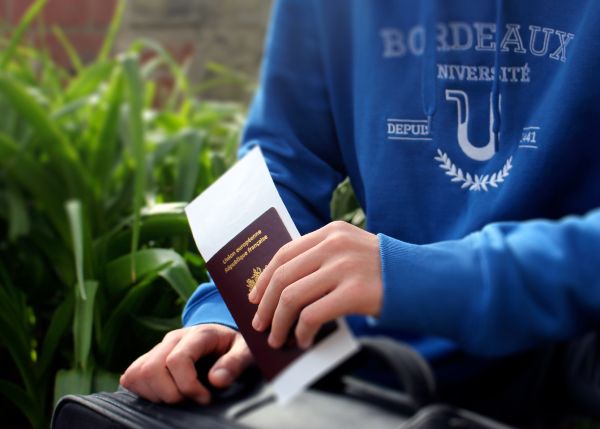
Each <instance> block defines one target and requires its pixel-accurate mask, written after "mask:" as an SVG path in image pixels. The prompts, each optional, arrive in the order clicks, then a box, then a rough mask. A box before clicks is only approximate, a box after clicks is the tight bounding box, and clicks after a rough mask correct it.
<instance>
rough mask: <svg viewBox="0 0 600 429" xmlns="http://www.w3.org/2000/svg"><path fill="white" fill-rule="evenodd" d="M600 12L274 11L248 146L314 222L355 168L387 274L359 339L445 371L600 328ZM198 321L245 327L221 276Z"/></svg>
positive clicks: (300, 7)
mask: <svg viewBox="0 0 600 429" xmlns="http://www.w3.org/2000/svg"><path fill="white" fill-rule="evenodd" d="M598 23H600V3H598V2H595V1H591V0H590V1H587V0H572V1H570V2H565V1H563V0H551V1H549V0H528V1H516V0H512V1H509V0H496V1H472V0H452V1H447V0H444V1H442V0H439V1H435V0H428V1H416V0H415V1H409V0H402V1H400V0H377V1H374V0H327V1H325V0H323V1H319V0H280V1H277V2H276V3H275V5H274V9H273V13H272V22H271V26H270V31H269V35H268V38H267V43H266V53H265V57H264V63H263V68H262V74H261V81H260V87H259V89H258V91H257V93H256V95H255V99H254V102H253V104H252V108H251V111H250V115H249V118H248V122H247V125H246V128H245V132H244V135H243V139H242V143H241V146H240V152H239V154H240V156H243V155H244V154H245V153H246V152H247V151H248V150H249V149H250V148H251V147H253V146H255V145H259V146H260V147H261V148H262V151H263V153H264V155H265V157H266V159H267V164H268V167H269V170H270V172H271V174H272V177H273V179H274V181H275V184H276V186H277V188H278V190H279V192H280V194H281V196H282V198H283V200H284V202H285V204H286V206H287V208H288V209H289V211H290V213H291V215H292V217H293V219H294V221H295V223H296V225H297V226H298V229H299V230H300V232H301V233H308V232H310V231H313V230H315V229H318V228H320V227H322V226H323V225H325V224H326V223H328V222H330V220H331V219H330V212H329V202H330V198H331V195H332V192H333V190H334V189H335V187H336V185H337V184H338V183H339V182H340V181H341V180H342V179H343V178H344V177H346V176H348V177H349V178H350V180H351V183H352V185H353V187H354V189H355V191H356V194H357V197H358V200H359V201H360V204H361V206H362V207H363V209H364V210H365V212H366V215H367V229H368V230H369V231H371V232H373V233H376V234H378V236H379V239H380V254H381V264H382V278H383V285H384V298H383V308H382V311H381V314H380V316H379V317H378V318H377V319H370V318H365V317H360V316H349V317H348V320H349V322H350V324H351V326H352V328H353V330H354V331H355V332H356V334H357V335H375V334H386V335H392V336H394V337H397V338H400V339H403V340H405V341H408V342H410V343H411V344H413V345H414V346H415V348H416V349H417V350H419V351H420V352H421V353H422V354H423V355H424V356H425V357H426V358H427V359H429V360H430V361H431V362H432V363H434V365H435V362H436V361H438V359H441V358H443V357H447V356H449V355H450V354H454V353H460V355H463V356H464V355H467V356H473V357H478V358H488V359H489V358H498V357H502V356H506V355H509V354H512V353H516V352H519V351H523V350H526V349H529V348H532V347H536V346H540V345H542V344H544V343H549V342H556V341H559V340H564V339H568V338H571V337H573V336H575V335H577V334H580V333H583V332H585V331H588V330H591V329H594V328H597V327H598V326H600V210H597V208H598V207H600V131H598V130H599V129H600V128H599V127H598V125H599V124H598V123H596V121H598V120H600V85H599V84H598V83H596V77H598V76H600V25H599V24H598ZM207 210H210V208H209V207H207ZM183 321H184V325H185V326H190V325H194V324H198V323H206V322H216V323H221V324H225V325H229V326H235V325H234V322H233V320H232V318H231V316H230V314H229V313H228V311H227V309H226V307H225V305H224V303H223V301H222V300H221V298H220V296H219V294H218V292H217V290H216V288H215V286H214V285H213V284H210V283H209V284H203V285H201V286H200V287H199V288H198V290H197V291H196V292H195V294H194V295H193V296H192V298H191V299H190V300H189V302H188V303H187V305H186V308H185V310H184V314H183Z"/></svg>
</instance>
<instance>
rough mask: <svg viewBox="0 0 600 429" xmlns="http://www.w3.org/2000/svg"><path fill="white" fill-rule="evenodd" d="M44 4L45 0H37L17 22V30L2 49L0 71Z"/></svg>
mask: <svg viewBox="0 0 600 429" xmlns="http://www.w3.org/2000/svg"><path fill="white" fill-rule="evenodd" d="M46 2H47V0H37V1H36V2H35V3H33V4H32V5H31V6H30V7H29V9H27V12H25V15H24V16H23V18H22V19H21V22H19V25H18V26H17V28H16V29H15V30H14V31H13V35H12V38H11V39H10V42H9V44H8V47H7V48H6V49H4V55H2V56H1V57H0V71H2V70H6V68H7V66H8V63H9V62H10V60H11V59H12V57H13V56H14V54H15V51H16V50H17V46H18V45H19V43H20V42H21V40H22V39H23V35H24V34H25V32H26V31H27V29H28V28H29V26H30V25H31V23H32V22H33V20H34V19H35V18H36V17H37V16H38V15H39V14H40V12H41V11H42V9H43V8H44V6H45V5H46Z"/></svg>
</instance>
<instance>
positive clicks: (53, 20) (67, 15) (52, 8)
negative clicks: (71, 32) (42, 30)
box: [12, 0, 103, 27]
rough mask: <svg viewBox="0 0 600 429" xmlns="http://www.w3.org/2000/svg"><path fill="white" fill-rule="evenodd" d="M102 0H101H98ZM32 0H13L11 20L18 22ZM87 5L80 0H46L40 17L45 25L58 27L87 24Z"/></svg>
mask: <svg viewBox="0 0 600 429" xmlns="http://www.w3.org/2000/svg"><path fill="white" fill-rule="evenodd" d="M98 1H103V0H98ZM32 3H33V0H14V2H13V7H12V22H13V24H16V23H18V22H19V21H20V20H21V18H22V17H23V15H24V14H25V12H26V11H27V9H29V6H31V4H32ZM89 15H90V13H89V5H88V3H87V2H84V1H80V0H48V3H46V6H45V7H44V11H43V13H42V19H43V22H44V24H45V25H47V26H52V25H58V26H60V27H84V26H86V25H87V20H88V16H89Z"/></svg>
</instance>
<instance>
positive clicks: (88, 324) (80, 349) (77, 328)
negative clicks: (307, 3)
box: [73, 281, 98, 371]
mask: <svg viewBox="0 0 600 429" xmlns="http://www.w3.org/2000/svg"><path fill="white" fill-rule="evenodd" d="M84 290H85V296H86V297H87V298H86V299H83V297H82V296H81V295H80V293H79V289H77V288H75V317H74V319H73V337H74V344H75V368H78V369H81V370H83V371H87V370H89V369H90V362H89V355H90V347H91V345H92V329H93V323H94V303H95V300H96V292H97V290H98V282H96V281H85V282H84Z"/></svg>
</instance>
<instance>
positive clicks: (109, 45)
mask: <svg viewBox="0 0 600 429" xmlns="http://www.w3.org/2000/svg"><path fill="white" fill-rule="evenodd" d="M125 6H126V2H125V0H119V3H118V4H117V8H116V10H115V13H114V15H113V18H112V20H111V22H110V26H109V28H108V32H107V34H106V37H105V38H104V43H103V44H102V49H100V54H99V55H98V60H99V61H105V60H106V59H107V58H108V56H109V54H110V52H111V51H112V49H113V46H114V44H115V39H116V37H117V33H118V32H119V28H120V27H121V21H122V20H123V12H124V11H125Z"/></svg>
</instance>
